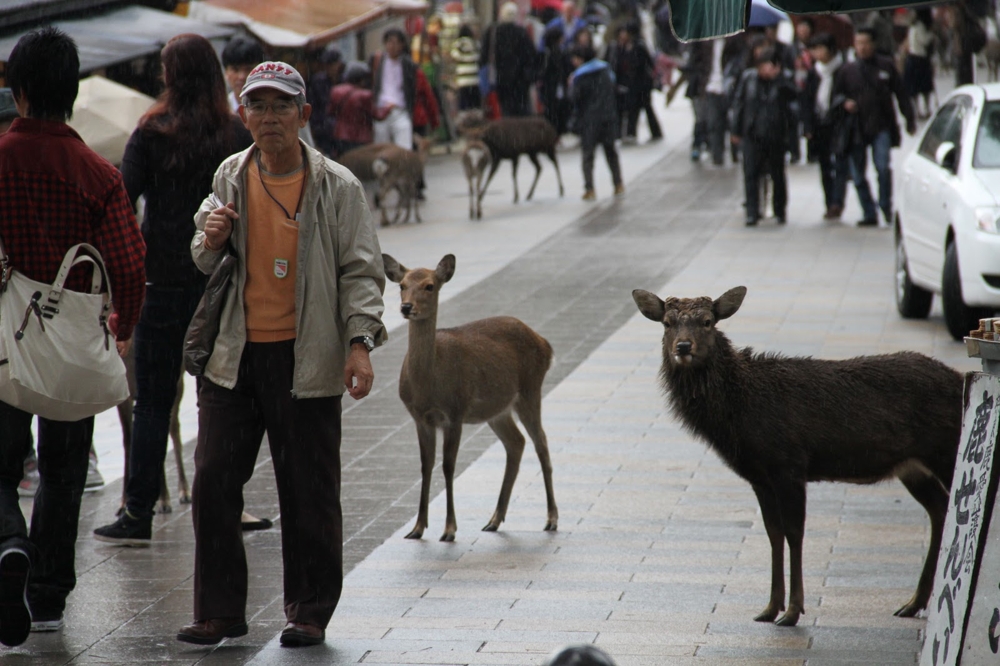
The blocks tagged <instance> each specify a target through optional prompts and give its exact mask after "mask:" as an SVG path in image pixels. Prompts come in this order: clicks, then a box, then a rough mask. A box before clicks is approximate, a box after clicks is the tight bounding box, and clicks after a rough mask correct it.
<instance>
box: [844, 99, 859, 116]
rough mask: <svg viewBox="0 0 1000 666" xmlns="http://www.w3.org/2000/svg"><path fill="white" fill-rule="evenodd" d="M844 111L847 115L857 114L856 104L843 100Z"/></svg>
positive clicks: (850, 100) (851, 100) (849, 100)
mask: <svg viewBox="0 0 1000 666" xmlns="http://www.w3.org/2000/svg"><path fill="white" fill-rule="evenodd" d="M844 111H847V112H848V113H857V112H858V103H857V102H855V101H854V100H853V99H845V100H844Z"/></svg>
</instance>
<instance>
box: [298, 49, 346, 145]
mask: <svg viewBox="0 0 1000 666" xmlns="http://www.w3.org/2000/svg"><path fill="white" fill-rule="evenodd" d="M315 65H316V70H315V71H314V72H312V74H311V75H310V77H309V91H308V93H307V95H306V98H307V99H308V100H309V104H310V105H311V106H312V108H313V112H312V115H311V116H310V117H309V128H310V130H311V131H312V135H313V141H315V142H316V148H317V149H318V150H320V151H321V152H323V153H325V154H326V155H327V156H331V155H333V123H334V119H333V118H331V117H329V116H327V114H326V106H327V103H329V101H330V91H331V90H333V87H334V86H335V85H337V84H338V83H340V80H341V78H342V77H343V74H344V66H345V64H344V57H343V55H342V54H341V52H340V49H339V48H337V47H336V46H335V45H334V44H327V45H326V46H325V47H324V48H323V50H322V51H320V52H319V55H318V56H317V57H316V58H315Z"/></svg>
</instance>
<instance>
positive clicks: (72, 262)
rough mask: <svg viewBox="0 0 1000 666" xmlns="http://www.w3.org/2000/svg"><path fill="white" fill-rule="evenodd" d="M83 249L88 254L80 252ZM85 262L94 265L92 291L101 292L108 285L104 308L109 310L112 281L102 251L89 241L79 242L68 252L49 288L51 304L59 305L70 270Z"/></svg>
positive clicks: (94, 292) (92, 292)
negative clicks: (109, 278)
mask: <svg viewBox="0 0 1000 666" xmlns="http://www.w3.org/2000/svg"><path fill="white" fill-rule="evenodd" d="M81 251H86V252H87V253H88V254H80V252H81ZM84 262H90V263H91V264H93V265H94V271H93V277H92V278H91V280H90V293H91V294H99V293H101V291H102V289H103V288H104V287H107V289H106V293H105V296H104V309H105V310H107V309H108V308H109V307H110V305H109V304H110V301H111V281H110V280H108V271H107V269H106V268H105V267H104V259H102V258H101V253H100V252H98V251H97V248H95V247H94V246H93V245H91V244H89V243H79V244H77V245H74V246H73V247H71V248H70V249H69V250H68V251H67V252H66V256H65V257H63V261H62V264H61V265H60V266H59V272H58V273H57V274H56V280H55V282H53V283H52V288H51V289H50V290H49V296H48V302H49V303H50V304H51V305H53V306H55V305H58V303H59V299H60V298H62V292H63V289H64V288H65V285H66V278H67V277H69V272H70V270H71V269H72V268H73V267H74V266H76V265H77V264H80V263H84Z"/></svg>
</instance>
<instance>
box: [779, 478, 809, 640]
mask: <svg viewBox="0 0 1000 666" xmlns="http://www.w3.org/2000/svg"><path fill="white" fill-rule="evenodd" d="M774 492H775V499H776V501H777V503H778V509H779V510H780V511H781V523H782V527H783V529H784V531H785V539H786V540H787V541H788V581H789V590H788V610H787V611H785V614H784V615H782V616H781V617H779V618H778V619H777V620H775V622H774V623H775V624H776V625H778V626H779V627H794V626H795V625H796V624H797V623H798V621H799V617H800V616H801V615H802V613H804V612H805V603H806V601H805V586H804V585H803V582H802V539H803V537H804V536H805V531H806V484H805V482H804V481H803V482H797V481H794V480H791V481H786V482H783V483H781V484H780V485H778V486H777V487H776V488H775V490H774Z"/></svg>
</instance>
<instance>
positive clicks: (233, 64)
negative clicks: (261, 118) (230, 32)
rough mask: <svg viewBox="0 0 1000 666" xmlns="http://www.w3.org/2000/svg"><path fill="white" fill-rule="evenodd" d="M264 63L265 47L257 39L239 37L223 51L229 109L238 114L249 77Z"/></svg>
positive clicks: (227, 44)
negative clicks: (244, 87)
mask: <svg viewBox="0 0 1000 666" xmlns="http://www.w3.org/2000/svg"><path fill="white" fill-rule="evenodd" d="M262 62H264V47H263V46H261V43H260V42H258V41H257V40H256V39H252V38H250V37H244V36H242V35H237V36H236V37H233V38H232V39H230V40H229V41H228V42H227V43H226V46H225V47H224V48H223V49H222V68H223V72H224V73H225V77H226V83H228V84H229V90H230V92H229V109H230V111H232V112H233V113H238V112H239V109H240V96H241V95H242V94H243V85H244V84H245V83H246V80H247V75H248V74H250V72H251V71H252V70H253V68H254V67H256V66H257V65H259V64H260V63H262Z"/></svg>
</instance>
